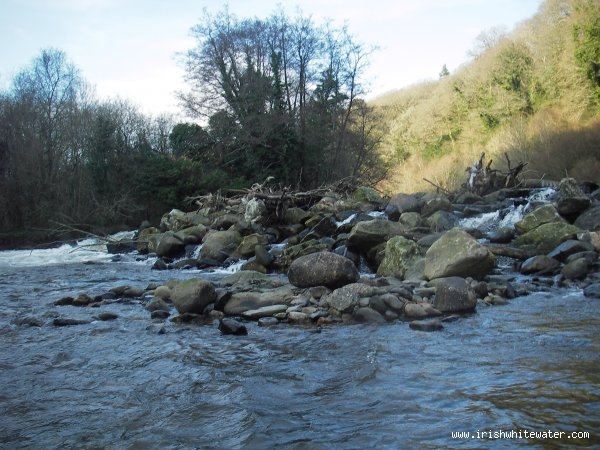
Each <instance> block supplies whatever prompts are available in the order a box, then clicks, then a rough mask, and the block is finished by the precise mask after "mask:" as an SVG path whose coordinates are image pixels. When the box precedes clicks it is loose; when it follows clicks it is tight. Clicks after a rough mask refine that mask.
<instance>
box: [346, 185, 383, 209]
mask: <svg viewBox="0 0 600 450" xmlns="http://www.w3.org/2000/svg"><path fill="white" fill-rule="evenodd" d="M352 199H353V200H354V201H356V202H365V203H371V204H373V205H381V204H383V198H381V194H380V193H379V192H377V191H376V190H375V189H373V188H371V187H368V186H359V187H358V188H356V190H355V191H354V193H353V194H352Z"/></svg>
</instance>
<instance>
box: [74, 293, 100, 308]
mask: <svg viewBox="0 0 600 450" xmlns="http://www.w3.org/2000/svg"><path fill="white" fill-rule="evenodd" d="M92 303H95V300H94V299H93V298H92V297H90V296H89V295H87V294H79V295H78V296H77V297H75V298H74V299H73V303H72V305H73V306H88V305H91V304H92Z"/></svg>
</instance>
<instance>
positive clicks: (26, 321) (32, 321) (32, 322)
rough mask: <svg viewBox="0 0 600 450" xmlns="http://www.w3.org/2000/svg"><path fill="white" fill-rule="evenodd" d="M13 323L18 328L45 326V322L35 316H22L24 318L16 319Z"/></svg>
mask: <svg viewBox="0 0 600 450" xmlns="http://www.w3.org/2000/svg"><path fill="white" fill-rule="evenodd" d="M12 323H14V324H15V325H17V326H18V327H23V326H27V327H41V326H43V325H44V321H43V320H42V319H40V318H39V317H34V316H22V317H16V318H15V319H14V320H13V321H12Z"/></svg>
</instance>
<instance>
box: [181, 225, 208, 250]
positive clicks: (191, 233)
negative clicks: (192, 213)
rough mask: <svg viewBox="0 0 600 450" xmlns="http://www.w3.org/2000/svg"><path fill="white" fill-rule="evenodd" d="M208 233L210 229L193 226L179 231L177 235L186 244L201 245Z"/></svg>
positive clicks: (202, 226)
mask: <svg viewBox="0 0 600 450" xmlns="http://www.w3.org/2000/svg"><path fill="white" fill-rule="evenodd" d="M207 232H208V228H206V227H205V226H204V225H192V226H191V227H187V228H184V229H183V230H180V231H178V232H177V233H175V235H176V236H177V237H178V238H180V239H181V240H182V241H183V243H184V244H186V245H188V244H199V243H200V242H202V239H203V238H204V236H206V233H207Z"/></svg>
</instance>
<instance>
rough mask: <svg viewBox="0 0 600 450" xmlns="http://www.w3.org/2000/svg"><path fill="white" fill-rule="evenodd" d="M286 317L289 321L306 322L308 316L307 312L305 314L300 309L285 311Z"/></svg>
mask: <svg viewBox="0 0 600 450" xmlns="http://www.w3.org/2000/svg"><path fill="white" fill-rule="evenodd" d="M287 319H288V320H289V321H290V322H306V321H307V320H308V319H309V317H308V314H305V313H303V312H300V311H290V312H288V313H287Z"/></svg>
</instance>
